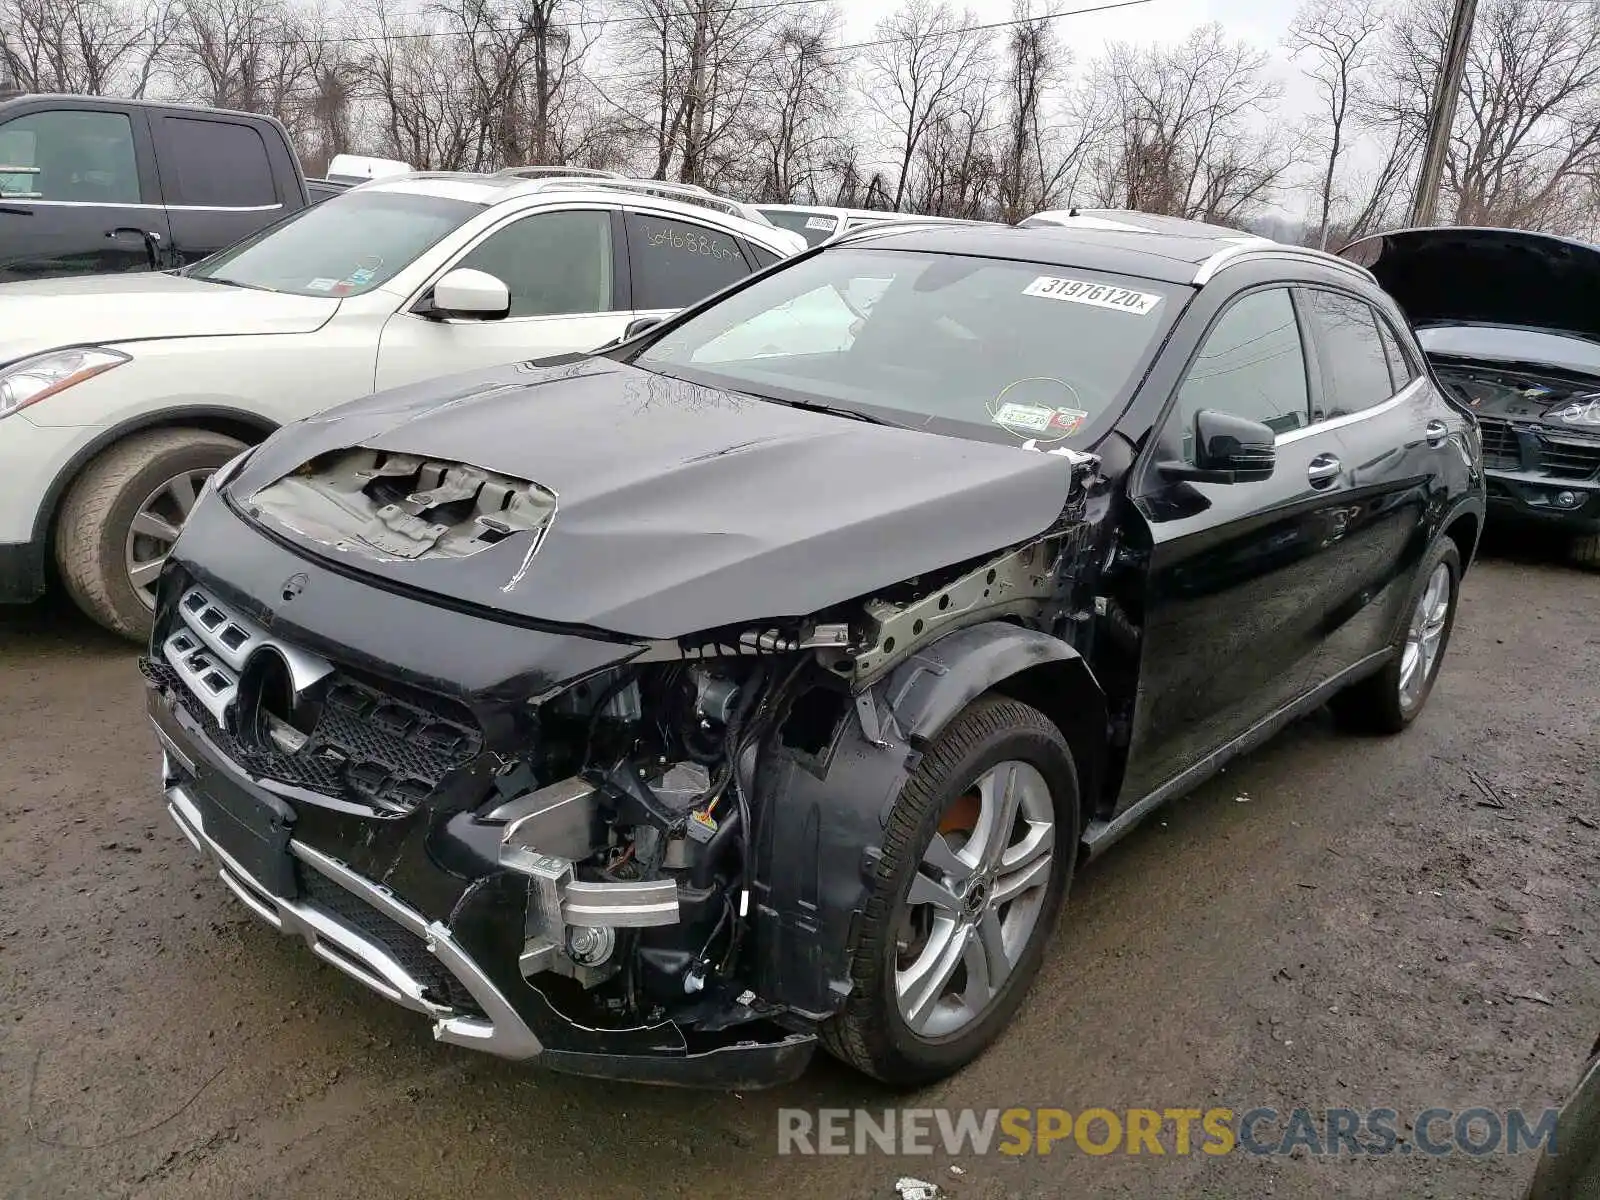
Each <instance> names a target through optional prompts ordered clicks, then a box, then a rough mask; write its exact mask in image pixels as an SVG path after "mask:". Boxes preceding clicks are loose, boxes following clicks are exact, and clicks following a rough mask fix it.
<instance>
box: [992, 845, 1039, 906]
mask: <svg viewBox="0 0 1600 1200" xmlns="http://www.w3.org/2000/svg"><path fill="white" fill-rule="evenodd" d="M1051 841H1054V834H1053V833H1052V835H1051ZM1049 850H1050V848H1049V845H1048V844H1045V846H1044V848H1043V849H1042V850H1040V851H1039V853H1037V854H1035V855H1034V856H1033V857H1031V858H1029V859H1028V861H1027V862H1025V863H1023V864H1021V865H1020V866H1018V867H1016V868H1015V869H1014V870H1008V871H1006V872H1005V873H1004V874H1002V875H1001V876H1000V878H999V879H997V880H995V885H994V898H993V899H992V900H991V901H990V903H991V904H992V905H994V906H996V907H998V906H1000V905H1002V904H1009V903H1010V902H1011V901H1013V900H1015V899H1016V898H1017V897H1018V896H1020V895H1022V894H1023V893H1024V892H1027V891H1031V890H1032V889H1034V888H1036V887H1043V886H1044V885H1045V884H1046V883H1048V882H1049V881H1050V862H1051V856H1050V852H1049Z"/></svg>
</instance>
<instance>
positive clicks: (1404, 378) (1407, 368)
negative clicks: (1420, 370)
mask: <svg viewBox="0 0 1600 1200" xmlns="http://www.w3.org/2000/svg"><path fill="white" fill-rule="evenodd" d="M1378 338H1379V340H1381V341H1382V342H1383V356H1384V357H1385V358H1387V359H1388V360H1389V381H1390V383H1391V384H1393V385H1394V390H1395V391H1397V392H1398V391H1399V390H1400V389H1401V388H1403V387H1405V386H1406V384H1408V383H1410V382H1411V381H1412V380H1413V379H1415V378H1416V377H1417V372H1416V371H1415V370H1414V369H1413V368H1412V366H1411V359H1410V357H1409V356H1408V355H1407V354H1406V352H1405V351H1404V350H1403V349H1401V347H1400V339H1399V338H1398V337H1396V336H1395V332H1394V330H1393V329H1392V328H1390V326H1389V322H1387V321H1385V320H1384V319H1383V317H1382V316H1381V315H1380V316H1379V317H1378Z"/></svg>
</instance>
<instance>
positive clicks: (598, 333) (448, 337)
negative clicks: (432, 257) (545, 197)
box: [376, 208, 629, 390]
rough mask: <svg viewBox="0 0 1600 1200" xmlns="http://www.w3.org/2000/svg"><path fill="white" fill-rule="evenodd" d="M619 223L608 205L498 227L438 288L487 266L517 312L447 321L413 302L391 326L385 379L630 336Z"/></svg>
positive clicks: (381, 377)
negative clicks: (463, 273)
mask: <svg viewBox="0 0 1600 1200" xmlns="http://www.w3.org/2000/svg"><path fill="white" fill-rule="evenodd" d="M619 223H620V217H618V216H617V215H615V214H614V213H613V212H612V211H611V210H608V209H605V208H572V209H563V210H561V211H558V212H548V211H547V212H537V213H532V214H526V215H522V216H517V217H513V218H511V219H510V220H508V221H506V222H504V223H502V224H500V225H498V226H496V227H495V228H494V229H492V230H490V231H489V232H488V233H486V234H485V235H484V236H483V237H482V238H480V239H479V240H478V241H477V242H476V243H475V244H474V245H473V246H472V247H470V248H469V249H468V250H466V251H465V252H464V253H462V254H461V255H460V256H459V257H458V258H456V260H455V261H454V262H452V263H451V264H450V265H449V266H447V267H445V268H444V269H443V270H441V271H440V272H439V274H438V275H437V276H435V278H434V279H433V280H432V281H430V284H429V287H430V288H431V286H432V284H433V283H435V282H437V281H438V278H439V277H442V276H443V275H444V274H446V273H447V272H449V271H452V270H456V269H459V268H467V269H471V270H475V271H484V272H487V273H488V274H490V275H493V276H494V277H495V278H497V279H499V280H501V281H502V282H503V283H504V284H505V285H506V288H507V290H508V291H509V292H510V293H511V311H510V313H509V315H508V316H506V317H505V319H504V320H490V321H485V320H438V319H435V318H432V317H424V316H421V315H419V314H418V313H417V312H415V311H414V310H415V309H416V307H417V305H416V304H412V305H409V306H407V307H406V308H404V309H402V310H401V311H400V312H398V313H396V314H395V315H394V316H393V317H391V318H390V319H389V321H388V323H387V324H386V325H385V326H384V330H383V340H382V344H381V345H380V347H379V350H378V375H377V385H376V386H377V387H378V388H379V389H380V390H381V389H383V388H389V387H398V386H399V385H400V384H403V383H410V382H412V381H414V380H418V379H429V378H432V377H434V376H438V375H448V374H451V373H453V372H457V371H469V370H473V369H474V368H477V367H492V366H496V365H498V364H500V363H510V362H521V361H524V360H526V359H530V358H543V357H546V356H548V355H552V354H569V353H574V352H583V351H588V350H594V349H597V348H599V347H600V346H603V345H605V344H606V343H607V342H611V341H615V340H616V339H617V338H619V337H621V336H622V332H623V330H624V329H626V328H627V325H628V320H629V309H628V307H627V305H628V297H627V290H628V289H627V283H628V280H627V272H626V269H625V263H624V256H622V255H619V254H618V252H617V231H616V226H617V224H619ZM423 295H424V296H426V295H427V289H425V290H424V293H423Z"/></svg>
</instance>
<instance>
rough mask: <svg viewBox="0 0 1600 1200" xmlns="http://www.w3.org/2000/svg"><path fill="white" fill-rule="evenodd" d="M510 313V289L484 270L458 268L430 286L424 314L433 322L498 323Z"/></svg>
mask: <svg viewBox="0 0 1600 1200" xmlns="http://www.w3.org/2000/svg"><path fill="white" fill-rule="evenodd" d="M510 312H511V289H510V288H508V287H506V285H505V284H504V283H503V282H502V281H501V280H499V279H496V278H495V277H494V276H493V275H490V274H489V273H488V272H487V271H474V270H471V269H470V268H467V267H458V268H456V270H454V271H451V272H449V273H448V274H446V275H445V276H444V278H442V279H440V280H439V282H438V283H436V284H434V285H433V303H432V304H430V305H428V306H426V308H425V310H424V315H425V316H429V317H433V318H434V319H436V320H441V321H446V320H450V319H452V318H453V319H456V320H463V321H500V320H504V319H505V317H506V316H507V315H508V314H509V313H510Z"/></svg>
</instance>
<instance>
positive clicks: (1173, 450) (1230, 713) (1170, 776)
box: [1117, 287, 1350, 810]
mask: <svg viewBox="0 0 1600 1200" xmlns="http://www.w3.org/2000/svg"><path fill="white" fill-rule="evenodd" d="M1309 344H1310V343H1309V342H1308V340H1307V338H1306V337H1305V334H1304V332H1303V330H1302V328H1301V325H1300V321H1299V317H1298V314H1297V309H1296V307H1295V304H1294V302H1293V300H1292V298H1291V294H1290V291H1289V289H1287V288H1285V287H1269V288H1263V289H1258V290H1256V291H1252V292H1247V293H1246V294H1244V295H1243V296H1240V297H1238V298H1236V299H1235V300H1233V301H1232V302H1231V303H1230V304H1229V305H1228V306H1227V307H1226V308H1224V309H1223V310H1222V312H1221V313H1220V314H1219V315H1218V316H1217V318H1216V319H1215V320H1214V322H1213V323H1212V324H1211V326H1210V329H1209V330H1208V332H1207V334H1206V336H1205V338H1204V340H1203V341H1202V342H1201V345H1200V349H1199V351H1198V353H1197V354H1196V355H1195V358H1194V360H1193V361H1192V362H1191V363H1190V364H1189V367H1188V370H1187V372H1186V374H1185V376H1184V379H1183V382H1181V383H1180V384H1179V385H1178V393H1177V397H1176V401H1175V403H1174V404H1173V405H1172V407H1171V408H1170V410H1169V412H1168V415H1167V418H1166V420H1165V422H1164V423H1163V425H1162V428H1161V430H1160V431H1159V434H1158V436H1159V438H1160V442H1159V444H1158V447H1157V455H1156V458H1157V459H1158V460H1160V459H1168V458H1174V459H1184V460H1187V461H1189V462H1191V463H1192V462H1193V461H1194V460H1193V457H1192V454H1193V429H1194V416H1195V414H1196V413H1197V412H1199V411H1200V410H1202V409H1211V410H1215V411H1219V412H1224V413H1229V414H1232V415H1235V416H1239V417H1245V418H1248V419H1250V420H1253V421H1260V422H1263V423H1265V424H1266V425H1268V426H1269V427H1270V428H1271V429H1273V431H1274V433H1275V434H1276V453H1277V463H1276V466H1275V468H1274V470H1273V474H1272V476H1271V478H1269V479H1265V480H1261V481H1258V482H1246V483H1231V484H1223V483H1195V482H1186V481H1175V480H1168V479H1164V478H1163V477H1162V476H1161V474H1160V472H1159V471H1158V470H1156V469H1155V467H1154V464H1151V466H1150V467H1148V468H1147V469H1146V471H1145V474H1144V476H1143V479H1142V481H1141V483H1140V484H1139V485H1138V487H1137V488H1136V494H1135V497H1134V501H1135V508H1136V511H1137V514H1138V519H1139V520H1140V521H1141V522H1142V524H1143V526H1144V528H1143V529H1142V530H1140V531H1139V537H1140V539H1141V540H1144V539H1148V543H1147V544H1148V545H1149V563H1148V568H1147V573H1146V575H1145V579H1144V585H1143V593H1144V595H1143V609H1144V637H1143V645H1142V648H1141V650H1140V666H1139V690H1138V695H1137V698H1136V700H1135V706H1134V717H1133V729H1132V741H1131V744H1130V747H1129V757H1128V770H1127V775H1126V777H1125V781H1124V786H1123V790H1122V794H1121V796H1120V797H1119V799H1118V805H1117V807H1118V809H1119V810H1122V809H1125V808H1127V807H1128V806H1130V805H1132V804H1134V803H1137V802H1138V801H1139V800H1141V799H1143V798H1145V797H1146V796H1148V795H1149V794H1150V793H1151V792H1153V791H1155V790H1157V789H1161V788H1165V787H1166V786H1169V785H1172V784H1173V783H1174V781H1180V782H1179V786H1180V787H1181V781H1182V779H1183V778H1184V775H1185V773H1186V772H1189V771H1192V770H1196V769H1203V768H1204V767H1205V766H1206V763H1207V760H1208V758H1209V757H1210V756H1211V755H1212V754H1213V753H1214V752H1216V751H1218V750H1220V749H1222V748H1224V747H1225V746H1227V745H1228V744H1229V743H1231V742H1232V741H1234V740H1235V739H1236V738H1238V737H1240V736H1241V735H1243V734H1245V733H1247V732H1249V731H1250V730H1251V729H1252V728H1254V727H1256V726H1257V725H1259V724H1261V723H1262V722H1263V721H1266V720H1269V719H1270V718H1272V717H1274V716H1275V715H1276V714H1278V713H1279V712H1280V711H1282V710H1283V709H1284V708H1285V707H1286V706H1287V705H1290V704H1292V703H1293V702H1294V701H1296V700H1297V699H1299V698H1300V697H1301V696H1303V695H1304V694H1305V693H1306V692H1307V691H1309V690H1310V689H1311V688H1312V687H1314V686H1315V685H1316V683H1317V682H1318V673H1319V671H1320V670H1321V661H1320V660H1321V658H1322V652H1323V648H1324V642H1325V640H1326V637H1327V633H1326V613H1327V602H1328V597H1329V596H1330V595H1332V594H1333V593H1334V591H1335V589H1336V587H1337V580H1336V579H1335V578H1334V572H1336V571H1337V569H1338V568H1339V567H1340V566H1341V560H1340V556H1339V554H1338V553H1337V551H1338V546H1339V542H1340V539H1341V537H1342V535H1343V530H1344V526H1345V524H1346V522H1347V519H1348V508H1349V503H1350V500H1349V492H1350V480H1349V477H1348V475H1347V474H1345V473H1344V471H1343V470H1342V469H1340V462H1339V460H1340V458H1341V457H1343V454H1344V448H1343V446H1342V444H1341V443H1340V442H1339V440H1338V435H1337V433H1336V432H1334V431H1332V430H1328V429H1326V428H1324V427H1320V426H1318V425H1314V424H1313V423H1312V415H1313V413H1314V411H1315V409H1316V407H1317V404H1318V402H1319V401H1318V396H1319V393H1318V387H1319V383H1318V379H1317V373H1316V372H1315V371H1314V370H1310V369H1308V367H1309V366H1310V365H1313V364H1314V360H1313V359H1311V357H1310V355H1309V354H1308V351H1307V346H1308V345H1309Z"/></svg>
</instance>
